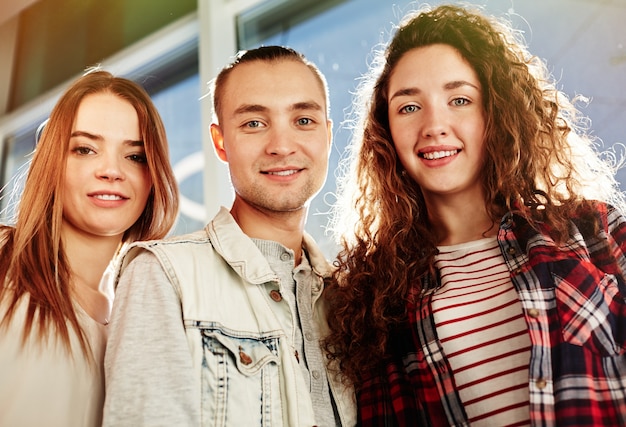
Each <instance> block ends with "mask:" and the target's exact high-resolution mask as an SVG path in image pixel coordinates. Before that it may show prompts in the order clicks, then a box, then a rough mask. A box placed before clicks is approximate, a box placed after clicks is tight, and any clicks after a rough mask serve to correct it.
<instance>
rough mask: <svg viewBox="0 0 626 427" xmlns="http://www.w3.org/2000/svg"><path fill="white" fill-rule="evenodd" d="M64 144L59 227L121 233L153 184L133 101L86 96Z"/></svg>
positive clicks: (138, 212)
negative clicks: (61, 224)
mask: <svg viewBox="0 0 626 427" xmlns="http://www.w3.org/2000/svg"><path fill="white" fill-rule="evenodd" d="M68 150H69V152H68V153H67V162H66V171H65V183H64V191H63V226H64V231H65V232H68V231H70V232H73V233H78V234H83V235H90V236H99V237H104V236H106V237H115V238H119V239H121V238H122V236H123V234H124V232H125V231H126V230H128V229H129V228H130V227H131V226H132V225H133V224H134V223H135V221H137V219H138V218H139V216H140V215H141V213H142V212H143V210H144V207H145V206H146V202H147V200H148V196H149V194H150V188H151V186H152V182H151V179H150V174H149V170H148V166H147V163H146V154H145V149H144V144H143V141H142V140H141V136H140V132H139V119H138V117H137V112H136V111H135V109H134V107H133V106H132V105H131V104H130V103H129V102H128V101H126V100H123V99H121V98H119V97H118V96H116V95H113V94H111V93H97V94H92V95H88V96H86V97H85V98H84V99H83V100H82V102H81V104H80V106H79V108H78V112H77V114H76V119H75V121H74V124H73V127H72V135H71V138H70V141H69V147H68Z"/></svg>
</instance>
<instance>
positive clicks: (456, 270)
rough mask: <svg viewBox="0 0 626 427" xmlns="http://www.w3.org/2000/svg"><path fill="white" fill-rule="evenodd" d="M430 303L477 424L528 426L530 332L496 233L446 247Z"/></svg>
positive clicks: (469, 412)
mask: <svg viewBox="0 0 626 427" xmlns="http://www.w3.org/2000/svg"><path fill="white" fill-rule="evenodd" d="M435 261H436V264H435V265H436V267H437V268H438V270H439V272H440V274H441V284H442V286H441V287H440V288H439V289H438V290H437V291H436V293H435V295H434V296H433V303H432V309H433V314H434V319H435V324H436V327H437V334H438V337H439V339H440V341H441V344H442V347H443V349H444V352H445V354H446V357H447V359H448V361H449V363H450V366H451V367H452V370H453V373H454V380H455V382H456V384H457V387H458V390H459V394H460V397H461V400H462V401H463V404H464V406H465V410H466V411H467V415H468V417H469V421H470V423H471V425H472V427H482V426H496V425H497V426H527V425H530V412H529V391H528V367H529V360H530V338H529V336H528V328H527V326H526V322H525V321H524V316H523V313H522V307H521V303H520V301H519V298H518V294H517V292H516V291H515V289H514V288H513V283H512V282H511V279H510V277H509V270H508V269H507V267H506V264H505V262H504V258H503V257H502V254H501V252H500V249H499V248H498V243H497V240H496V237H495V236H494V237H492V238H486V239H481V240H477V241H473V242H468V243H463V244H459V245H454V246H440V247H439V255H437V257H436V259H435Z"/></svg>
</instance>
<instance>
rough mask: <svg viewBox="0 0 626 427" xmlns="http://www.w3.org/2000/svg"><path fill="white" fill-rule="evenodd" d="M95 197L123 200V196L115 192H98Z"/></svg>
mask: <svg viewBox="0 0 626 427" xmlns="http://www.w3.org/2000/svg"><path fill="white" fill-rule="evenodd" d="M94 197H95V198H96V199H100V200H122V197H120V196H116V195H115V194H96V195H95V196H94Z"/></svg>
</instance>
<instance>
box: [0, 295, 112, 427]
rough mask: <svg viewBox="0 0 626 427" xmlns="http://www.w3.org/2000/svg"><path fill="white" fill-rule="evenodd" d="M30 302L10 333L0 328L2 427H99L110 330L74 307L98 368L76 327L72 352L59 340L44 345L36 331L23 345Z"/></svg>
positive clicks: (1, 307)
mask: <svg viewBox="0 0 626 427" xmlns="http://www.w3.org/2000/svg"><path fill="white" fill-rule="evenodd" d="M27 301H28V299H27V298H22V300H21V301H20V302H19V305H18V307H17V311H16V312H15V314H14V316H13V318H12V319H11V323H10V325H9V328H8V329H7V328H4V327H3V328H2V329H0V426H11V427H31V426H33V427H35V426H46V427H92V426H93V427H96V426H98V427H99V426H100V425H101V423H102V407H103V404H104V373H103V360H104V349H105V345H106V338H107V328H106V326H104V325H102V324H100V323H98V322H96V321H95V320H93V319H92V318H91V317H89V316H88V315H87V313H85V312H84V311H83V310H82V308H80V306H79V305H78V304H76V312H77V315H78V320H79V322H80V324H81V326H82V327H83V329H84V331H85V333H86V336H87V340H88V342H89V344H90V346H91V349H92V352H93V355H94V362H95V363H93V362H91V361H90V360H89V359H88V358H87V357H85V355H84V353H83V351H82V349H81V347H80V344H79V341H78V337H77V335H76V332H75V331H74V330H73V328H69V333H70V340H71V344H72V346H71V353H70V352H69V351H68V349H67V346H65V345H64V344H63V343H62V342H61V340H59V339H57V338H55V337H49V339H48V340H47V342H42V340H40V339H38V338H37V333H36V332H35V330H36V329H34V331H33V333H31V336H29V338H28V339H27V341H26V344H25V345H24V346H22V330H23V324H24V319H25V313H26V309H27V306H28V303H27ZM6 308H7V303H6V302H3V303H1V304H0V319H2V318H4V315H5V312H6ZM35 321H36V318H35ZM36 327H37V326H36V324H34V328H36Z"/></svg>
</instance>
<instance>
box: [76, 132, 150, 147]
mask: <svg viewBox="0 0 626 427" xmlns="http://www.w3.org/2000/svg"><path fill="white" fill-rule="evenodd" d="M76 137H83V138H87V139H90V140H92V141H104V138H103V137H102V135H96V134H93V133H91V132H86V131H84V130H76V131H74V132H72V135H71V138H76ZM124 144H125V145H129V146H131V147H143V146H144V142H143V141H142V140H133V139H127V140H125V141H124Z"/></svg>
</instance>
